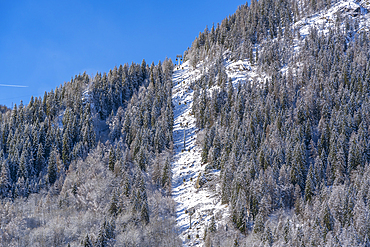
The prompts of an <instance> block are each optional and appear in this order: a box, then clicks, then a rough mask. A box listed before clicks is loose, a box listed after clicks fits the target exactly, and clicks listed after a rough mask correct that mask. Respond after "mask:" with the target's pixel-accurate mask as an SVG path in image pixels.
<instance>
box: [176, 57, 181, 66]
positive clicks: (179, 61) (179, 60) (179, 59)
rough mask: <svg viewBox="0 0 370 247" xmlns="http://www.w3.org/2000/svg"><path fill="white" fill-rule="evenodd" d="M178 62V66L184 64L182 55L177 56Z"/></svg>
mask: <svg viewBox="0 0 370 247" xmlns="http://www.w3.org/2000/svg"><path fill="white" fill-rule="evenodd" d="M176 62H177V65H179V66H180V65H181V64H182V55H177V56H176Z"/></svg>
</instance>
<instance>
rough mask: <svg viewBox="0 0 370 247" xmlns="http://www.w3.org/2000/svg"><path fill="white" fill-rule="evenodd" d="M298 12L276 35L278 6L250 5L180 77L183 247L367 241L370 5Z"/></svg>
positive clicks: (177, 193)
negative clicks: (196, 246) (257, 14)
mask: <svg viewBox="0 0 370 247" xmlns="http://www.w3.org/2000/svg"><path fill="white" fill-rule="evenodd" d="M287 3H288V1H284V2H283V3H282V6H283V5H284V4H287ZM289 3H290V4H291V8H287V9H288V13H289V14H287V13H286V12H285V13H284V14H282V13H281V12H280V13H279V11H281V9H279V8H277V7H276V5H275V9H273V8H271V9H270V10H271V11H270V13H271V12H272V13H278V14H276V15H278V16H280V17H279V19H278V20H277V21H275V22H274V23H275V26H271V23H272V22H270V21H271V20H272V19H269V18H272V17H269V14H270V13H268V12H267V11H264V10H265V9H267V8H268V7H266V6H271V4H274V1H259V2H258V3H257V2H252V4H251V6H250V7H246V6H242V7H240V8H239V9H238V11H237V12H236V13H235V14H234V15H232V16H230V17H229V18H227V19H225V20H224V21H223V22H222V23H221V25H218V26H217V28H214V27H212V30H208V29H206V30H205V31H204V32H203V33H201V34H200V35H199V37H197V38H196V40H195V41H194V43H193V46H192V47H191V48H190V49H188V50H187V51H186V52H185V54H184V55H185V61H186V62H185V63H184V65H183V66H181V67H183V69H181V68H180V69H175V73H174V79H173V80H174V81H176V82H182V81H184V82H183V83H182V84H181V85H182V86H180V85H176V84H175V86H174V89H173V90H174V91H173V102H174V104H175V109H176V110H175V116H176V117H175V127H174V141H175V140H176V143H177V151H176V153H175V161H174V163H173V169H174V170H173V171H174V177H173V195H174V199H175V201H176V202H177V203H178V208H177V211H178V213H177V222H178V226H179V227H180V235H181V238H182V239H183V244H184V246H195V245H201V246H203V245H205V246H211V245H215V246H218V245H220V246H229V245H232V244H235V245H237V244H240V245H242V246H244V245H246V246H263V245H269V246H286V245H290V246H299V245H300V244H303V243H304V244H305V245H309V246H311V245H312V246H334V245H335V244H339V245H341V246H346V245H348V246H354V245H356V246H362V245H364V246H366V244H368V238H367V236H368V235H367V234H368V232H369V229H370V226H369V225H368V224H367V223H365V222H364V221H362V220H360V218H361V217H363V219H368V217H369V211H368V209H366V210H365V208H366V207H368V203H367V196H364V193H365V194H366V189H365V188H367V184H368V178H367V175H366V174H368V171H369V169H370V168H369V165H368V162H369V157H370V156H369V150H370V149H369V139H368V138H367V137H366V136H367V133H368V131H369V124H370V122H369V118H368V114H367V113H366V112H367V109H369V108H368V107H369V89H368V83H369V82H368V78H369V61H370V58H369V35H368V32H366V30H368V28H369V24H370V22H369V14H368V10H367V8H368V4H367V3H366V2H356V1H335V2H329V3H328V2H321V1H318V2H316V3H317V5H318V6H317V7H313V6H312V5H308V4H307V2H303V1H299V2H296V1H291V2H290V1H289ZM319 6H321V7H319ZM256 13H262V15H259V16H256ZM264 14H265V15H266V16H264ZM290 14H291V15H290ZM250 16H252V18H250ZM284 16H285V17H284ZM289 16H291V20H290V21H287V20H288V19H289V18H290V17H289ZM275 17H276V16H275ZM243 18H244V20H243ZM253 18H255V19H253ZM284 18H287V19H285V20H284ZM246 20H248V21H246ZM254 20H257V21H255V22H253V21H254ZM266 20H268V21H266ZM249 21H250V22H249ZM265 21H266V23H268V22H270V24H267V25H266V26H262V27H261V26H259V23H264V22H265ZM250 23H252V24H250ZM284 23H285V24H284ZM248 25H250V26H248ZM254 25H255V26H254ZM244 26H248V28H251V29H253V30H256V29H258V28H260V31H256V32H255V33H253V32H252V33H250V32H249V30H248V29H246V31H245V32H244V31H243V28H240V27H244ZM266 27H267V28H266ZM254 28H256V29H254ZM264 28H266V29H264ZM258 34H260V35H258ZM249 35H250V36H249ZM255 35H256V36H255ZM241 36H245V37H246V38H244V39H239V38H240V37H241ZM225 37H226V39H225ZM249 39H250V40H249ZM230 85H232V87H231V86H230ZM188 88H190V90H189V89H188ZM184 102H186V105H184ZM179 103H181V105H179ZM188 113H191V115H188ZM180 123H182V124H186V123H188V127H185V129H186V130H188V131H189V132H186V133H188V134H186V135H185V136H186V138H189V139H188V141H187V142H186V145H185V148H186V149H188V148H190V149H191V151H190V153H189V152H187V150H185V152H182V151H183V150H182V149H183V141H184V137H183V136H184V134H183V129H184V128H183V127H182V126H179V125H180ZM191 138H194V139H191ZM360 150H361V151H360ZM199 174H200V178H201V179H202V180H201V181H203V182H204V184H202V187H201V188H200V189H195V188H194V184H195V183H196V181H194V180H195V179H196V178H197V177H198V175H199ZM190 178H192V180H193V181H189V180H190ZM182 179H185V182H183V181H182ZM359 184H361V185H359ZM365 184H366V185H365ZM196 187H197V186H196ZM189 195H191V196H189ZM187 198H188V200H186V199H187ZM189 198H190V199H189ZM188 208H190V209H192V208H195V213H194V216H193V217H192V221H193V223H196V225H194V226H193V228H192V229H189V226H190V225H189V221H190V216H189V210H188V211H187V214H185V215H184V213H185V209H188ZM207 210H209V211H208V212H209V213H207V214H204V213H203V212H206V211H207ZM212 212H213V214H212ZM360 215H361V216H360ZM202 216H203V217H202ZM212 216H214V221H212V220H211V218H212ZM359 217H360V218H359ZM365 221H366V220H365ZM205 231H207V234H206V236H205V234H204V232H205ZM194 234H195V235H196V234H199V239H198V238H194ZM202 235H203V236H202ZM313 236H314V237H313Z"/></svg>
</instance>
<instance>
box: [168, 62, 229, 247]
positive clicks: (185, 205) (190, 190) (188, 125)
mask: <svg viewBox="0 0 370 247" xmlns="http://www.w3.org/2000/svg"><path fill="white" fill-rule="evenodd" d="M177 68H179V69H177ZM182 68H183V69H182ZM199 77H200V72H199V70H191V69H190V68H189V65H188V64H187V63H184V64H183V65H182V66H181V67H176V68H175V72H174V76H173V83H174V87H173V96H172V97H173V98H172V99H173V103H174V105H175V108H174V132H173V138H174V145H175V154H174V162H173V164H172V172H173V179H172V195H173V198H174V200H175V201H176V203H177V210H176V211H177V226H178V228H179V231H180V232H179V233H180V238H181V239H182V241H183V245H184V246H203V243H204V240H203V236H204V230H205V228H206V227H207V226H208V224H209V222H210V219H211V217H212V216H216V215H217V216H218V220H221V221H226V220H227V217H228V213H227V205H221V202H220V197H219V195H218V194H219V188H218V187H216V188H213V189H210V188H208V187H207V186H204V187H201V188H196V187H195V184H196V181H197V178H198V176H204V168H205V166H202V164H201V148H200V147H199V146H197V145H196V139H197V132H198V129H197V128H196V126H195V118H194V117H193V116H192V115H191V107H192V104H193V102H192V101H193V90H191V89H190V84H191V82H192V81H194V80H195V79H197V78H199ZM184 145H185V146H184ZM218 175H219V171H214V172H211V173H210V174H207V177H208V178H209V177H214V178H217V177H218ZM189 212H193V214H192V215H191V227H190V214H191V213H189Z"/></svg>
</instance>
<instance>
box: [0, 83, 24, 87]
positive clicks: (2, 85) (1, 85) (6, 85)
mask: <svg viewBox="0 0 370 247" xmlns="http://www.w3.org/2000/svg"><path fill="white" fill-rule="evenodd" d="M0 87H28V86H22V85H8V84H0Z"/></svg>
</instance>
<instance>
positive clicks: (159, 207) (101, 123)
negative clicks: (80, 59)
mask: <svg viewBox="0 0 370 247" xmlns="http://www.w3.org/2000/svg"><path fill="white" fill-rule="evenodd" d="M172 71H173V64H172V61H171V60H168V59H166V60H165V61H164V62H163V64H162V63H161V62H159V64H158V65H154V64H152V65H151V66H148V65H146V63H145V61H143V63H142V64H141V65H140V64H134V63H133V64H132V65H131V66H129V65H127V64H125V65H124V66H120V67H119V68H114V69H113V70H111V71H109V73H108V74H106V73H104V74H103V75H102V74H100V73H98V74H97V75H96V76H95V77H94V78H91V77H89V76H88V75H86V74H82V75H78V76H76V77H75V78H73V79H72V80H71V81H70V82H68V83H65V84H64V85H61V86H60V87H58V88H56V89H55V91H51V92H49V93H45V96H44V97H43V98H31V101H30V103H29V104H28V105H26V106H24V105H23V104H22V103H21V104H20V105H18V106H17V105H16V106H14V107H13V109H12V110H11V111H7V112H5V113H3V114H2V115H1V119H0V120H1V121H0V126H1V128H0V129H1V131H0V133H1V140H0V144H1V145H0V147H1V151H0V154H1V155H0V160H1V176H0V191H1V198H2V199H1V205H2V206H1V207H0V215H1V218H0V222H1V232H0V245H1V246H67V245H70V246H78V245H80V244H83V245H84V246H113V245H116V246H150V245H152V244H153V245H155V246H176V245H178V240H177V233H176V231H175V227H174V213H173V212H174V207H175V205H174V203H173V201H172V199H171V198H170V197H169V193H170V190H171V183H170V181H171V169H170V158H171V157H170V151H171V149H172V146H171V145H172V144H171V143H172V125H173V113H172V97H171V90H170V89H171V87H172V78H171V77H172Z"/></svg>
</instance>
